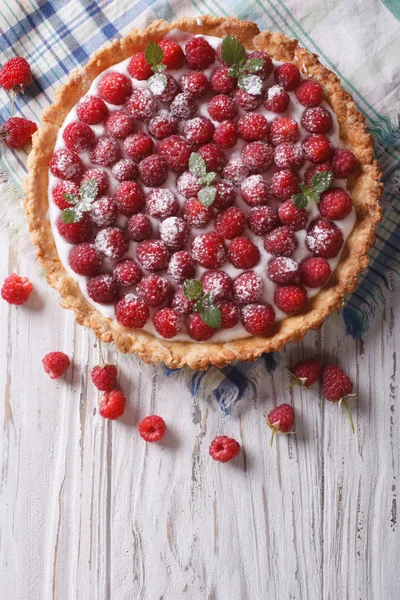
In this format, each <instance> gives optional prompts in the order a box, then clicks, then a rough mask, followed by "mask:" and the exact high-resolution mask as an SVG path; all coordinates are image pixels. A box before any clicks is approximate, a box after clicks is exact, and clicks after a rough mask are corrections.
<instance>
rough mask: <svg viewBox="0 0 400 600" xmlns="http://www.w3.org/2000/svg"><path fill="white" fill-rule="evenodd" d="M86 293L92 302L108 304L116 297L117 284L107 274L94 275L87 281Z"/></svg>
mask: <svg viewBox="0 0 400 600" xmlns="http://www.w3.org/2000/svg"><path fill="white" fill-rule="evenodd" d="M87 291H88V294H89V298H91V299H92V300H93V301H94V302H100V304H109V303H110V302H114V300H115V298H116V297H117V283H116V281H115V280H114V278H113V277H112V275H110V274H109V273H103V274H102V275H95V276H94V277H90V279H88V281H87Z"/></svg>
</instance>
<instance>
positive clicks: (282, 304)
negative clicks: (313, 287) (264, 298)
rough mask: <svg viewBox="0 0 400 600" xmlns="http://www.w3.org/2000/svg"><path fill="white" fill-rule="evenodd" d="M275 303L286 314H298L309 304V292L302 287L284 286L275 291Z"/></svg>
mask: <svg viewBox="0 0 400 600" xmlns="http://www.w3.org/2000/svg"><path fill="white" fill-rule="evenodd" d="M274 301H275V304H276V306H277V307H278V308H279V310H282V311H283V312H285V313H298V312H300V311H301V310H302V309H303V308H304V305H305V303H306V302H307V292H306V290H305V289H304V288H303V286H301V285H294V284H291V285H282V286H281V287H278V288H277V289H276V290H275V294H274Z"/></svg>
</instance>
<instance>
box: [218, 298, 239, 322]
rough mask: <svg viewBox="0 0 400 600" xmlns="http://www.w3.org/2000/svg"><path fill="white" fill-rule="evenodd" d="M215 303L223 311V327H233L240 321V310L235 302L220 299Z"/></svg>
mask: <svg viewBox="0 0 400 600" xmlns="http://www.w3.org/2000/svg"><path fill="white" fill-rule="evenodd" d="M215 305H216V306H217V307H218V308H219V310H220V312H221V329H232V327H235V325H237V324H238V323H239V319H240V311H239V307H238V306H237V305H236V304H235V303H234V302H227V301H226V300H218V301H217V302H216V303H215Z"/></svg>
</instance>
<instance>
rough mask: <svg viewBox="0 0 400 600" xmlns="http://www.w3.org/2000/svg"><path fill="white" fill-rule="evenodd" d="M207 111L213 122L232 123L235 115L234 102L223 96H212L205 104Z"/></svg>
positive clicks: (235, 107)
mask: <svg viewBox="0 0 400 600" xmlns="http://www.w3.org/2000/svg"><path fill="white" fill-rule="evenodd" d="M207 110H208V112H209V115H210V117H211V118H212V119H213V120H214V121H219V122H221V121H227V120H228V121H232V119H234V118H235V117H236V114H237V106H236V104H235V101H234V100H233V99H232V98H231V97H230V96H226V95H225V94H218V95H217V96H213V97H212V98H211V100H210V101H209V102H208V104H207Z"/></svg>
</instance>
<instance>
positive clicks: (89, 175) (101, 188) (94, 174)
mask: <svg viewBox="0 0 400 600" xmlns="http://www.w3.org/2000/svg"><path fill="white" fill-rule="evenodd" d="M91 179H95V180H96V183H97V195H98V196H102V195H103V194H106V193H107V191H108V185H109V179H108V173H107V172H106V171H103V169H87V170H86V171H85V172H84V174H83V176H82V179H81V185H82V183H85V181H90V180H91Z"/></svg>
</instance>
